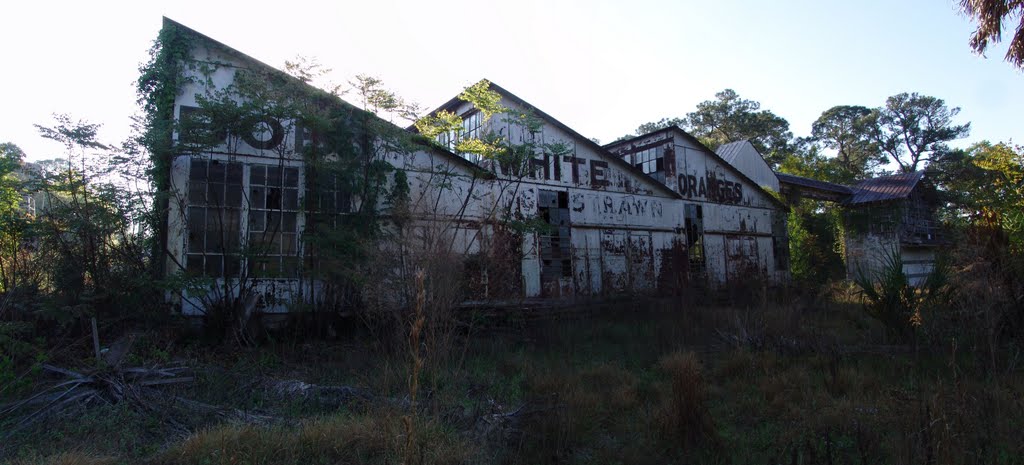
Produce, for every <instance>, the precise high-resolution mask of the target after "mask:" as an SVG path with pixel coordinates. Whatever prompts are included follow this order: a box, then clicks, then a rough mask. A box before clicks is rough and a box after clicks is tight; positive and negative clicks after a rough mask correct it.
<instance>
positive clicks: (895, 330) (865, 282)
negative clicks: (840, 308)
mask: <svg viewBox="0 0 1024 465" xmlns="http://www.w3.org/2000/svg"><path fill="white" fill-rule="evenodd" d="M947 281H948V270H947V265H946V263H945V261H944V260H941V259H940V260H938V261H936V262H935V267H934V269H933V270H932V272H931V273H929V275H928V276H927V278H925V281H924V283H923V284H922V285H921V286H919V287H914V286H913V285H911V283H910V279H909V278H908V277H907V275H906V273H904V272H903V258H902V257H901V256H900V252H899V251H898V250H890V251H887V252H886V253H885V254H884V256H883V260H882V266H881V268H880V269H878V270H877V271H875V272H874V273H873V274H872V273H869V272H868V271H866V270H864V269H863V268H861V269H858V270H857V274H856V276H855V278H854V282H855V283H856V284H857V287H859V288H860V295H861V297H862V298H863V301H864V311H865V312H867V314H868V315H870V316H871V317H872V318H875V319H877V320H878V321H880V322H882V324H883V325H885V327H886V328H887V329H888V330H889V331H890V333H891V334H893V335H894V336H896V337H897V338H898V339H900V340H902V341H909V340H910V339H911V338H912V337H913V336H914V334H915V329H916V328H917V327H919V326H921V324H922V322H923V319H924V316H923V315H922V311H925V310H929V309H933V308H934V307H937V306H938V305H939V304H940V302H942V297H943V296H944V295H945V292H946V290H947V289H946V284H947Z"/></svg>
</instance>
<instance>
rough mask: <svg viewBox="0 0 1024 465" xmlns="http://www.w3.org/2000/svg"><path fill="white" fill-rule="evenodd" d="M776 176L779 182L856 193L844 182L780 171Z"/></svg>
mask: <svg viewBox="0 0 1024 465" xmlns="http://www.w3.org/2000/svg"><path fill="white" fill-rule="evenodd" d="M775 176H777V177H778V178H779V182H780V183H782V184H791V185H794V186H800V187H807V188H811V189H817V190H822V191H827V192H835V193H837V194H845V195H850V194H853V193H854V191H853V189H851V188H850V187H849V186H844V185H842V184H835V183H831V182H826V181H819V180H817V179H811V178H805V177H803V176H794V175H792V174H785V173H779V172H776V173H775Z"/></svg>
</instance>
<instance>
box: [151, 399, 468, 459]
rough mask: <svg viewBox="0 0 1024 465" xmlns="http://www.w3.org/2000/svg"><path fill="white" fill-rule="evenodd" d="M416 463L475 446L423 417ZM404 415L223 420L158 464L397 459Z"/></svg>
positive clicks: (463, 453)
mask: <svg viewBox="0 0 1024 465" xmlns="http://www.w3.org/2000/svg"><path fill="white" fill-rule="evenodd" d="M416 428H417V438H416V439H417V441H416V444H414V447H415V452H416V453H415V454H414V455H413V456H414V458H415V459H414V460H412V461H410V463H416V464H458V463H466V462H467V461H468V460H469V458H470V456H471V455H472V453H471V448H470V447H469V445H468V444H466V443H465V442H464V441H463V440H462V439H460V438H457V437H456V436H454V435H453V434H449V433H448V432H447V431H445V430H444V429H443V428H441V427H440V426H439V425H437V424H436V423H433V422H426V421H421V422H420V423H419V424H418V425H416ZM404 431H405V429H404V427H403V425H402V420H401V416H400V415H398V414H396V413H393V412H380V411H378V412H372V413H369V414H366V415H359V416H348V415H337V416H331V417H324V418H318V419H314V420H309V421H305V422H303V423H301V424H299V425H298V426H297V427H292V428H288V427H260V426H252V425H221V426H218V427H215V428H212V429H209V430H206V431H203V432H200V433H197V434H194V435H192V436H191V437H190V438H188V439H186V440H185V441H184V442H182V443H181V444H179V445H177V446H175V447H173V448H172V449H170V450H168V451H166V452H165V453H163V454H161V455H160V456H158V457H157V458H156V459H155V460H153V462H152V463H154V464H168V465H170V464H204V465H217V464H225V465H227V464H232V465H235V464H275V465H277V464H295V465H299V464H316V463H360V464H363V463H366V464H375V463H380V464H384V463H397V462H399V461H400V460H401V459H402V457H403V455H404V453H405V452H406V443H405V437H404Z"/></svg>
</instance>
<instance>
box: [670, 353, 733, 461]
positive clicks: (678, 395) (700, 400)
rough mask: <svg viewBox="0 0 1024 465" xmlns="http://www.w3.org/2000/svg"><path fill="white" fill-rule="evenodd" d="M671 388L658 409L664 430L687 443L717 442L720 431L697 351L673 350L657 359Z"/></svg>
mask: <svg viewBox="0 0 1024 465" xmlns="http://www.w3.org/2000/svg"><path fill="white" fill-rule="evenodd" d="M658 368H660V369H661V370H662V371H663V372H665V374H666V375H668V378H669V390H668V392H666V393H665V395H664V397H663V398H662V402H661V405H660V406H659V407H658V409H657V410H656V413H655V419H656V423H657V425H658V429H659V430H660V432H661V434H662V435H663V436H664V437H665V438H666V439H669V440H675V441H681V442H682V443H683V444H685V445H698V444H703V445H716V444H717V443H718V433H717V431H716V428H715V423H714V421H713V420H712V418H711V413H710V412H709V411H708V405H707V386H706V384H705V381H704V373H703V371H704V370H703V367H702V365H701V363H700V360H698V359H697V354H695V353H693V352H692V351H690V352H674V353H672V354H669V355H667V356H665V357H663V358H662V359H661V360H660V361H659V362H658Z"/></svg>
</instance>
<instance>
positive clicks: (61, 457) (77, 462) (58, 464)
mask: <svg viewBox="0 0 1024 465" xmlns="http://www.w3.org/2000/svg"><path fill="white" fill-rule="evenodd" d="M11 463H12V464H13V465H110V464H113V463H116V462H115V461H114V459H113V458H111V457H98V456H94V455H91V454H87V453H84V452H63V453H60V454H57V455H51V456H49V457H38V458H23V459H18V460H14V461H13V462H11Z"/></svg>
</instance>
